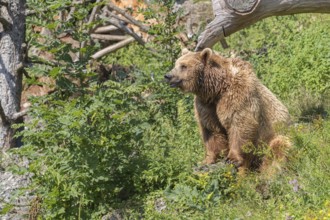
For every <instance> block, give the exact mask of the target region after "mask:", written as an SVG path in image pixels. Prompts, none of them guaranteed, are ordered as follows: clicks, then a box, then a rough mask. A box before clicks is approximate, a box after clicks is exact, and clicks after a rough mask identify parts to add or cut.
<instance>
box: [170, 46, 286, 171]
mask: <svg viewBox="0 0 330 220" xmlns="http://www.w3.org/2000/svg"><path fill="white" fill-rule="evenodd" d="M165 78H166V79H167V80H168V82H169V84H170V85H171V86H172V87H178V88H180V89H181V90H182V91H184V92H190V93H193V94H195V114H196V118H197V121H198V123H199V127H200V131H201V134H202V137H203V141H204V144H205V148H206V158H205V161H204V163H206V164H211V163H215V162H216V160H217V158H218V157H219V156H222V157H226V158H227V160H229V161H230V162H232V163H234V164H236V165H237V166H238V167H241V168H244V169H245V168H252V167H260V165H261V169H264V168H263V166H268V165H271V164H272V162H271V158H276V159H279V160H282V159H283V158H284V151H285V149H286V148H288V147H289V145H290V143H289V141H288V140H287V138H285V137H283V136H280V135H276V134H275V131H274V126H275V124H277V123H288V122H289V113H288V110H287V108H286V107H285V106H284V105H283V104H282V103H281V102H280V101H279V100H278V99H277V98H276V97H275V95H274V94H273V93H272V92H271V91H269V89H267V88H266V87H265V86H264V85H262V84H261V82H260V81H259V80H258V78H257V77H256V75H255V74H254V72H253V69H252V67H251V65H250V64H249V63H247V62H245V61H243V60H240V59H238V58H224V57H222V56H220V55H219V54H217V53H215V52H213V51H212V50H211V49H208V48H207V49H204V50H203V51H202V52H189V51H183V55H182V56H181V57H180V58H179V59H178V60H177V62H176V64H175V67H174V68H173V70H172V71H171V72H170V73H169V74H166V75H165ZM265 146H269V147H270V149H271V155H274V156H273V157H271V156H269V155H268V156H264V158H260V157H259V156H256V154H255V151H256V150H258V149H263V148H264V147H265ZM259 153H260V152H259Z"/></svg>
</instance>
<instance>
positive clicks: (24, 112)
mask: <svg viewBox="0 0 330 220" xmlns="http://www.w3.org/2000/svg"><path fill="white" fill-rule="evenodd" d="M28 111H29V109H24V110H23V111H20V112H17V113H15V114H13V115H12V116H11V117H10V120H12V121H16V120H17V119H19V118H21V117H23V116H25V115H27V113H28Z"/></svg>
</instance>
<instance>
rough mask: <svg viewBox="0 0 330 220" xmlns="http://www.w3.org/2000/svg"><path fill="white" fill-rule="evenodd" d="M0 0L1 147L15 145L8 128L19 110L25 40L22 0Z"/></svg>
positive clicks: (12, 134)
mask: <svg viewBox="0 0 330 220" xmlns="http://www.w3.org/2000/svg"><path fill="white" fill-rule="evenodd" d="M9 2H10V3H8V4H1V11H0V22H1V24H2V27H3V30H1V28H0V35H1V36H0V94H1V95H0V116H1V117H0V149H2V150H3V149H7V148H10V147H15V146H17V144H16V143H15V140H14V138H13V136H14V133H15V131H14V130H13V129H12V128H11V126H12V124H13V123H15V122H17V119H18V118H19V116H21V114H18V113H19V111H20V98H21V90H22V74H23V71H22V68H23V67H22V66H23V53H24V46H23V43H24V40H25V0H10V1H9Z"/></svg>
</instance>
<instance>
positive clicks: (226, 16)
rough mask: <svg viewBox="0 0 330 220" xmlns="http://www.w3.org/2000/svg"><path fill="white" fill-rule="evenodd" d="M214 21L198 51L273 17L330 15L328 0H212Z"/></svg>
mask: <svg viewBox="0 0 330 220" xmlns="http://www.w3.org/2000/svg"><path fill="white" fill-rule="evenodd" d="M212 4H213V12H214V15H215V18H214V20H213V21H212V22H211V23H209V24H208V25H207V26H206V29H205V31H204V32H203V33H202V34H201V35H200V37H199V39H198V43H197V46H196V49H195V50H196V51H199V50H202V49H203V48H206V47H212V46H213V45H214V44H215V43H217V42H218V41H220V40H221V39H224V38H225V37H227V36H229V35H231V34H233V33H235V32H237V31H239V30H241V29H243V28H245V27H247V26H249V25H251V24H254V23H256V22H257V21H260V20H262V19H264V18H267V17H270V16H278V15H291V14H297V13H330V1H329V0H314V1H312V0H249V1H246V0H212Z"/></svg>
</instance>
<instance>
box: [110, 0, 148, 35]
mask: <svg viewBox="0 0 330 220" xmlns="http://www.w3.org/2000/svg"><path fill="white" fill-rule="evenodd" d="M108 7H109V8H111V9H113V10H115V11H116V12H118V13H119V14H121V15H123V16H124V17H125V18H127V20H129V21H130V23H132V24H134V25H136V26H138V27H139V28H140V30H141V31H143V32H148V30H149V27H147V26H145V25H143V24H142V23H141V22H139V21H137V20H136V19H135V18H133V17H132V16H131V15H129V14H127V13H126V11H125V10H123V9H121V8H119V7H117V6H116V5H114V4H113V3H112V2H109V5H108Z"/></svg>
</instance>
